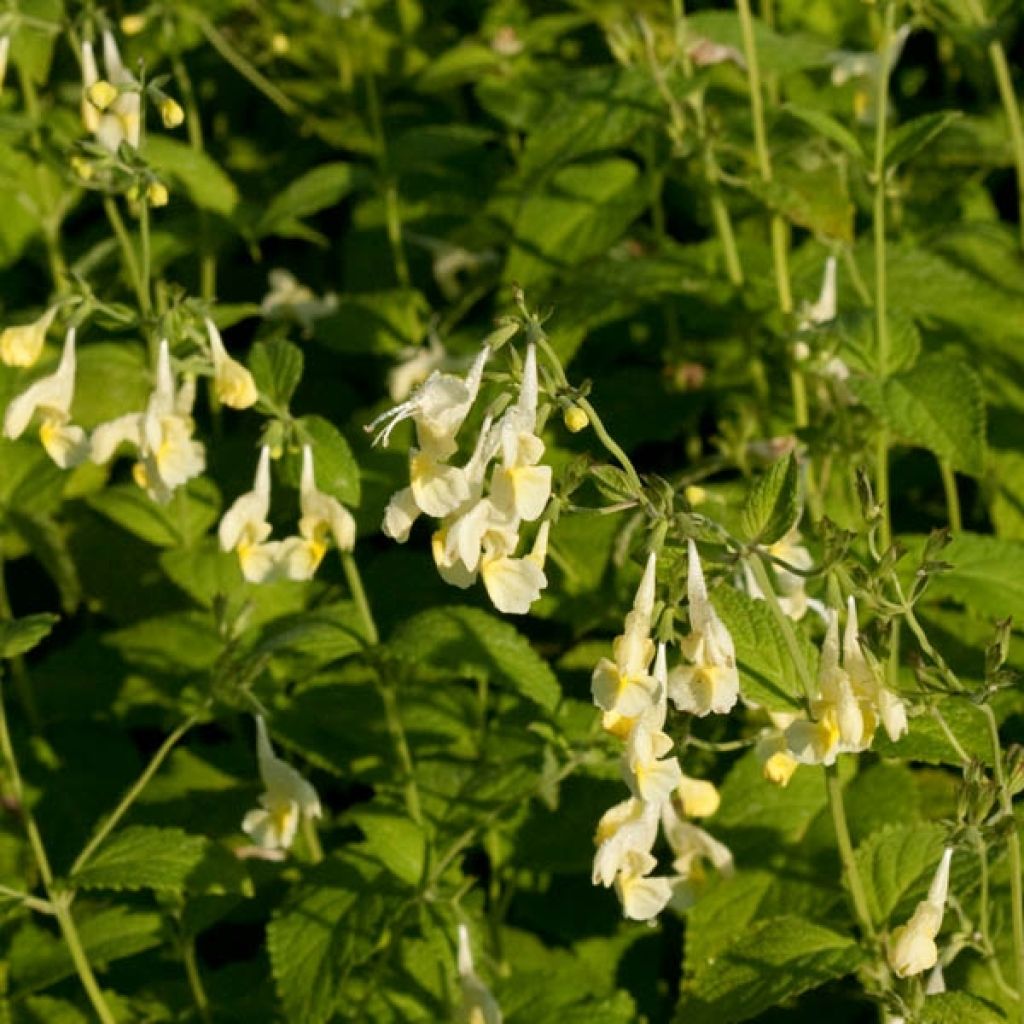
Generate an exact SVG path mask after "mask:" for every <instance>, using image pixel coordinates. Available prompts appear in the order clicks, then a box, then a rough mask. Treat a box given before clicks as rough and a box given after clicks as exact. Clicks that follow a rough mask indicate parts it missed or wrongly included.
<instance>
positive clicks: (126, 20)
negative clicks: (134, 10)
mask: <svg viewBox="0 0 1024 1024" xmlns="http://www.w3.org/2000/svg"><path fill="white" fill-rule="evenodd" d="M145 27H146V16H145V15H144V14H126V15H125V16H124V17H123V18H122V19H121V31H122V32H123V33H124V34H125V35H126V36H137V35H138V34H139V33H140V32H141V31H142V30H143V29H144V28H145Z"/></svg>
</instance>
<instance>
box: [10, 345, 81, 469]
mask: <svg viewBox="0 0 1024 1024" xmlns="http://www.w3.org/2000/svg"><path fill="white" fill-rule="evenodd" d="M74 395H75V329H74V328H73V327H72V328H70V329H69V330H68V333H67V337H66V338H65V339H64V351H63V352H62V353H61V357H60V363H59V364H58V365H57V369H56V371H55V372H54V373H52V374H50V375H49V376H48V377H42V378H40V379H39V380H37V381H35V382H34V383H33V384H30V385H29V386H28V388H26V390H25V391H23V392H22V393H21V394H20V395H18V396H17V397H16V398H14V399H12V401H11V403H10V405H8V406H7V412H6V413H5V415H4V436H5V437H9V438H10V439H11V440H14V439H15V438H18V437H21V435H22V434H23V433H24V432H25V430H26V428H27V427H28V425H29V423H31V421H32V417H33V416H35V415H36V413H38V414H39V419H40V424H39V440H40V441H42V443H43V447H44V448H45V449H46V453H47V454H48V455H49V456H50V458H51V459H53V461H54V462H55V463H56V464H57V465H58V466H60V468H61V469H68V468H69V467H71V466H77V465H78V464H79V463H80V462H84V461H85V460H86V459H87V458H88V457H89V443H88V441H87V440H86V437H85V431H84V430H82V428H81V427H78V426H75V425H74V424H73V423H71V403H72V401H73V400H74Z"/></svg>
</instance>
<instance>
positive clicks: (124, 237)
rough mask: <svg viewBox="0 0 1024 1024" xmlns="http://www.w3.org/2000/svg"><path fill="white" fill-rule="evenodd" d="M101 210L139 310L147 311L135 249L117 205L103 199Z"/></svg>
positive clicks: (110, 197)
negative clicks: (112, 231) (105, 216)
mask: <svg viewBox="0 0 1024 1024" xmlns="http://www.w3.org/2000/svg"><path fill="white" fill-rule="evenodd" d="M103 209H104V212H105V213H106V215H107V220H109V221H110V226H111V227H112V228H113V229H114V234H115V236H116V237H117V241H118V244H119V245H120V246H121V256H122V258H123V259H124V265H125V269H126V270H127V271H128V277H129V278H130V280H131V283H132V288H133V289H134V290H135V297H136V299H137V300H138V303H139V308H140V309H141V310H143V311H144V312H145V311H147V310H146V305H147V299H148V296H147V295H146V292H145V290H144V288H143V287H142V276H141V274H140V273H139V261H138V259H137V258H136V256H135V247H134V246H133V245H132V240H131V238H130V237H129V236H128V231H127V229H126V228H125V226H124V221H123V220H122V219H121V213H120V211H119V210H118V208H117V203H116V202H115V201H114V199H113V197H112V196H104V197H103Z"/></svg>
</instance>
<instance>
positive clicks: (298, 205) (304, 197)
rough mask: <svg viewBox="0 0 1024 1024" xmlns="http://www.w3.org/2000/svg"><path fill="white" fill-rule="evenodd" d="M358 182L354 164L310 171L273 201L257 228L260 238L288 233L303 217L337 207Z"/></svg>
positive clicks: (341, 164)
mask: <svg viewBox="0 0 1024 1024" xmlns="http://www.w3.org/2000/svg"><path fill="white" fill-rule="evenodd" d="M354 181H355V169H354V168H353V165H352V164H347V163H329V164H321V165H320V166H319V167H314V168H313V169H312V170H310V171H307V172H306V173H305V174H303V175H301V176H300V177H298V178H296V179H295V180H294V181H292V182H291V183H290V184H288V185H286V186H285V187H284V189H282V190H281V191H280V192H279V193H278V194H277V195H276V196H275V197H274V198H273V199H272V200H271V201H270V205H269V206H268V207H267V209H266V211H265V212H264V213H263V216H262V217H261V218H260V219H259V222H258V223H257V225H256V235H257V237H260V236H263V235H272V234H276V233H278V232H281V231H284V230H287V229H288V228H289V226H290V225H293V224H294V222H296V221H298V220H299V219H300V218H302V217H308V216H310V215H312V214H314V213H319V212H320V211H321V210H326V209H327V208H328V207H331V206H334V205H336V204H337V203H339V202H340V201H341V200H342V199H344V198H345V196H347V195H348V194H349V192H351V191H352V186H353V184H354Z"/></svg>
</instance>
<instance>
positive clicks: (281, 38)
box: [270, 32, 292, 57]
mask: <svg viewBox="0 0 1024 1024" xmlns="http://www.w3.org/2000/svg"><path fill="white" fill-rule="evenodd" d="M291 46H292V44H291V41H290V40H289V39H288V37H287V36H286V35H285V34H284V33H283V32H275V33H274V35H273V37H272V38H271V40H270V49H271V50H272V51H273V52H274V53H276V54H277V56H278V57H280V56H282V55H283V54H286V53H287V52H288V51H289V50H290V49H291Z"/></svg>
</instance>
